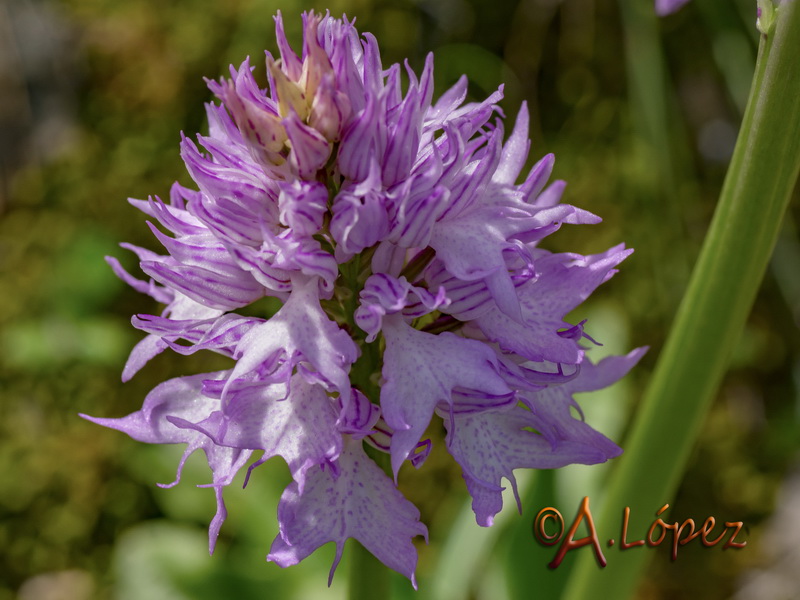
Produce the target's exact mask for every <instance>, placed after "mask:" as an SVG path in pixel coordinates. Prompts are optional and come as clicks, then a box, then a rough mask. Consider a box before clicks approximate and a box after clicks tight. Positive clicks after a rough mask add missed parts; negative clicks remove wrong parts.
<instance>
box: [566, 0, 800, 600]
mask: <svg viewBox="0 0 800 600" xmlns="http://www.w3.org/2000/svg"><path fill="white" fill-rule="evenodd" d="M798 47H800V0H792V1H789V2H785V3H783V4H782V5H781V6H780V7H779V8H778V9H777V11H776V15H775V23H774V28H773V29H772V30H771V31H770V34H769V36H768V37H764V38H762V42H761V47H760V48H759V57H758V63H757V65H756V73H755V78H754V80H753V86H752V89H751V92H750V99H749V101H748V105H747V111H746V113H745V116H744V121H743V123H742V128H741V132H740V135H739V140H738V141H737V145H736V150H735V152H734V156H733V159H732V161H731V165H730V168H729V171H728V175H727V177H726V179H725V184H724V186H723V189H722V193H721V196H720V200H719V205H718V207H717V210H716V213H715V215H714V219H713V221H712V224H711V227H710V230H709V233H708V235H707V238H706V240H705V243H704V245H703V249H702V251H701V254H700V258H699V260H698V263H697V266H696V267H695V270H694V272H693V274H692V278H691V280H690V283H689V288H688V290H687V292H686V295H685V297H684V299H683V302H682V304H681V308H680V309H679V311H678V315H677V317H676V320H675V323H674V325H673V327H672V330H671V332H670V335H669V338H668V340H667V343H666V345H665V348H664V350H663V352H662V354H661V356H660V358H659V361H658V365H657V367H656V371H655V373H654V375H653V380H652V382H651V384H650V387H649V389H648V391H647V393H646V395H645V397H644V399H643V401H642V405H641V408H640V409H639V411H638V413H637V417H636V420H635V422H634V425H633V428H632V433H631V435H630V438H629V440H628V441H627V443H626V444H625V448H626V450H625V454H624V455H623V456H622V457H621V458H620V459H619V464H618V467H617V471H616V472H615V473H614V475H613V477H612V480H611V483H610V487H609V491H608V494H607V496H606V498H605V501H604V506H605V510H603V512H602V513H601V515H600V519H599V520H598V521H596V524H597V532H598V535H599V537H600V540H601V541H602V544H603V547H604V552H605V553H606V558H607V560H608V566H607V567H605V568H604V569H601V568H599V567H598V565H597V562H596V560H595V556H594V553H593V552H592V550H591V547H588V549H587V548H584V549H583V550H581V551H580V552H579V553H578V554H579V556H577V557H576V559H577V561H578V562H577V564H576V565H575V567H576V568H575V570H574V572H573V577H572V578H571V581H570V582H569V584H568V586H567V589H566V592H565V597H567V598H575V599H582V598H592V597H595V596H596V594H597V590H603V596H605V597H608V598H629V597H630V596H631V594H632V592H633V591H634V589H635V585H636V582H637V580H638V576H639V574H640V573H641V570H642V568H643V567H644V564H645V561H646V560H647V558H648V557H649V556H651V555H652V551H650V550H649V549H648V548H647V547H634V548H630V549H627V550H620V549H619V541H620V534H621V524H622V514H623V509H624V508H625V507H626V506H629V507H631V513H630V522H629V525H628V538H627V539H628V542H630V541H631V540H634V539H637V540H638V539H642V538H644V537H645V536H646V535H647V530H648V527H649V526H650V524H651V523H652V522H653V521H654V520H655V518H656V514H655V513H656V511H658V510H659V508H661V507H662V506H663V505H664V504H665V503H668V502H670V503H671V502H673V500H674V494H675V492H676V489H677V486H678V484H679V482H680V479H681V476H682V474H683V472H684V469H685V467H686V463H687V460H688V457H689V454H690V451H691V449H692V446H693V444H694V441H695V439H696V438H697V434H698V432H699V430H700V427H701V426H702V424H703V420H704V417H705V415H706V413H707V412H708V409H709V406H710V405H711V401H712V399H713V398H714V396H715V394H716V391H717V389H718V387H719V384H720V381H721V379H722V376H723V374H724V372H725V368H726V366H727V363H728V359H729V356H730V353H731V349H732V348H733V347H734V345H735V344H736V343H737V340H738V338H739V335H740V333H741V331H742V329H743V327H744V323H745V320H746V318H747V315H748V313H749V312H750V309H751V307H752V304H753V300H754V298H755V294H756V292H757V290H758V287H759V284H760V282H761V279H762V277H763V275H764V271H765V269H766V266H767V263H768V261H769V258H770V255H771V253H772V249H773V247H774V244H775V240H776V238H777V234H778V231H779V228H780V225H781V220H782V216H783V214H784V212H785V210H786V207H787V205H788V203H789V199H790V197H791V194H792V191H793V189H794V186H795V184H796V182H797V177H798V172H800V101H799V100H798V99H800V52H798V51H797V49H798ZM660 516H661V518H662V519H664V520H665V521H666V522H667V523H669V518H668V515H667V514H666V513H664V514H662V515H660ZM704 516H705V515H704ZM656 537H657V535H656ZM611 538H614V539H615V540H617V542H618V543H617V545H616V546H614V547H613V548H607V546H606V544H605V542H606V541H607V540H609V539H611Z"/></svg>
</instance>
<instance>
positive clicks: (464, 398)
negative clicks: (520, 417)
mask: <svg viewBox="0 0 800 600" xmlns="http://www.w3.org/2000/svg"><path fill="white" fill-rule="evenodd" d="M517 403H518V399H517V394H516V392H514V391H510V392H508V393H506V394H487V393H486V392H483V391H479V390H468V389H466V388H461V387H457V388H453V394H452V397H451V401H450V402H449V403H442V402H440V403H439V405H438V406H437V407H436V409H437V411H438V412H439V413H440V416H442V418H443V419H445V420H446V419H447V418H448V417H449V414H450V413H451V412H452V413H453V414H465V413H479V412H485V411H487V410H497V409H502V408H507V407H509V406H513V405H515V404H517Z"/></svg>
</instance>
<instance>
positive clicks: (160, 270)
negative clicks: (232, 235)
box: [140, 261, 265, 310]
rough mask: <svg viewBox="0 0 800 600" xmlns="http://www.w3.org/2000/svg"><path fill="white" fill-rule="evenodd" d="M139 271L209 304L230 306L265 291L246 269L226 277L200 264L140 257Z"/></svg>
mask: <svg viewBox="0 0 800 600" xmlns="http://www.w3.org/2000/svg"><path fill="white" fill-rule="evenodd" d="M140 267H141V269H142V271H144V272H145V273H147V274H148V275H150V277H152V278H153V279H155V280H156V281H158V282H159V283H162V284H163V285H166V286H168V287H171V288H172V289H174V290H176V291H178V292H181V293H183V294H185V295H187V296H189V297H190V298H192V299H193V300H195V301H197V302H199V303H200V304H204V305H205V306H208V307H210V308H218V309H221V310H231V309H234V308H238V307H240V306H245V305H246V304H250V303H251V302H254V301H255V300H258V299H259V298H261V297H262V296H264V295H265V291H264V287H263V286H262V285H260V284H259V283H258V282H257V281H256V280H255V279H253V278H252V277H251V276H250V274H249V273H245V272H244V271H243V272H242V273H243V275H244V276H242V277H236V278H233V277H229V276H226V275H223V274H220V273H215V272H213V271H209V270H208V269H203V268H201V267H196V266H193V267H186V266H183V265H178V264H167V263H166V262H161V261H160V262H156V261H143V262H142V263H141V264H140Z"/></svg>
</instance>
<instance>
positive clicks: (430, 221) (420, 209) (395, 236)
mask: <svg viewBox="0 0 800 600" xmlns="http://www.w3.org/2000/svg"><path fill="white" fill-rule="evenodd" d="M415 179H418V178H415ZM413 181H414V180H412V182H413ZM412 189H413V188H412ZM449 199H450V190H448V189H447V188H446V187H444V186H441V185H437V186H435V187H434V188H433V189H430V190H425V192H424V193H419V192H416V193H415V191H412V192H410V193H409V194H408V195H407V196H406V197H405V198H403V199H402V200H401V202H400V203H399V206H397V207H396V209H395V210H394V211H393V212H394V213H395V214H394V215H393V217H392V224H391V230H390V232H389V236H388V238H387V239H389V240H391V241H392V242H394V243H396V244H397V245H399V246H403V247H405V248H424V247H425V246H428V245H429V244H430V240H431V234H432V233H433V227H434V225H435V223H436V221H437V220H438V219H439V217H440V216H441V215H442V213H444V211H445V209H446V208H447V206H448V203H449Z"/></svg>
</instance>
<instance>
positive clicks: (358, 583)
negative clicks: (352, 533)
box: [347, 540, 391, 600]
mask: <svg viewBox="0 0 800 600" xmlns="http://www.w3.org/2000/svg"><path fill="white" fill-rule="evenodd" d="M347 545H348V548H347V551H348V552H349V553H350V590H349V594H348V598H349V599H350V600H375V599H376V598H380V599H381V600H383V599H384V598H390V597H391V593H390V592H391V589H390V588H391V572H390V571H389V569H387V568H386V565H384V564H383V563H382V562H381V561H379V560H378V559H377V558H375V557H374V556H372V554H371V553H370V551H369V550H367V549H366V548H364V546H362V545H361V544H360V543H358V542H357V541H355V540H350V541H349V542H348V543H347Z"/></svg>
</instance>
